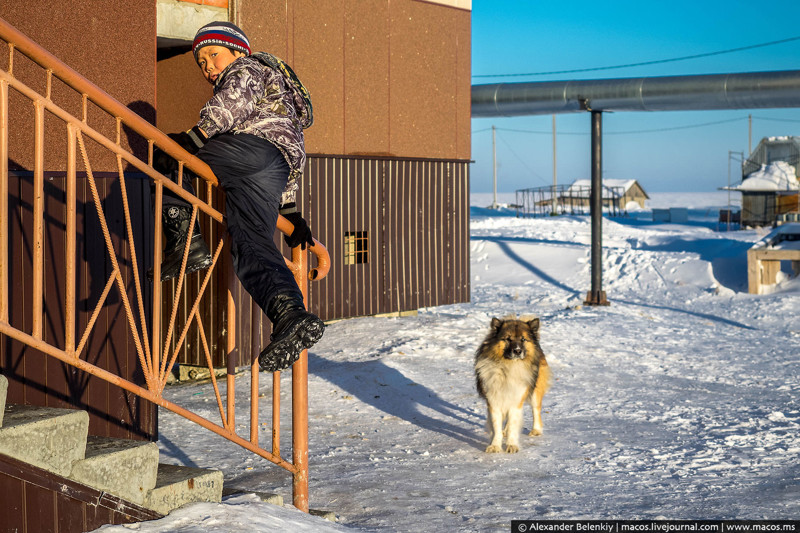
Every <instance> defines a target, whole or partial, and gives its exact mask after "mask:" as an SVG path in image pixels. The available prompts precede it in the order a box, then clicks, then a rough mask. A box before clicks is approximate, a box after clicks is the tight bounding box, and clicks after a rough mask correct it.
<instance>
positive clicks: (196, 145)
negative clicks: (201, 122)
mask: <svg viewBox="0 0 800 533" xmlns="http://www.w3.org/2000/svg"><path fill="white" fill-rule="evenodd" d="M167 137H169V138H170V139H172V140H173V141H175V142H176V143H178V144H179V145H181V148H183V149H184V150H186V151H187V152H189V153H190V154H192V155H195V154H196V153H197V151H198V150H200V148H202V147H203V146H204V145H205V144H206V142H207V141H208V137H206V136H205V134H204V133H203V132H202V131H200V128H198V127H197V126H193V127H192V129H190V130H189V131H182V132H180V133H168V134H167Z"/></svg>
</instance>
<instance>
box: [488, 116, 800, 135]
mask: <svg viewBox="0 0 800 533" xmlns="http://www.w3.org/2000/svg"><path fill="white" fill-rule="evenodd" d="M753 118H761V117H753ZM742 120H747V117H738V118H730V119H727V120H717V121H714V122H701V123H699V124H687V125H685V126H673V127H669V128H655V129H649V130H629V131H604V132H603V135H631V134H638V133H660V132H665V131H675V130H688V129H692V128H704V127H706V126H717V125H719V124H728V123H730V122H739V121H742ZM766 120H784V119H766ZM785 120H786V121H787V122H800V120H789V119H785ZM487 129H491V128H487ZM495 129H496V130H497V131H507V132H511V133H533V134H537V135H552V134H553V132H552V131H536V130H516V129H509V128H495ZM482 131H486V129H483V130H478V131H473V132H472V133H480V132H482ZM557 134H558V135H589V132H586V131H559V132H558V133H557Z"/></svg>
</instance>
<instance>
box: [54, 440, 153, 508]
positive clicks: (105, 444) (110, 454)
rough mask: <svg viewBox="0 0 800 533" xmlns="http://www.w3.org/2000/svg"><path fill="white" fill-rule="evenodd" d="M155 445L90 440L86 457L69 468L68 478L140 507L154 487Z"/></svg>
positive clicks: (124, 441)
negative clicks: (70, 470) (70, 469)
mask: <svg viewBox="0 0 800 533" xmlns="http://www.w3.org/2000/svg"><path fill="white" fill-rule="evenodd" d="M157 472H158V445H157V444H156V443H155V442H147V441H138V440H127V439H113V438H110V437H95V436H90V437H89V438H88V440H87V441H86V457H85V458H84V459H82V460H80V461H78V462H76V463H75V464H74V465H73V467H72V473H71V474H70V475H69V477H70V478H72V479H74V480H75V481H78V482H80V483H83V484H84V485H89V486H90V487H94V488H96V489H99V490H102V491H105V492H108V493H110V494H113V495H114V496H119V497H120V498H122V499H124V500H128V501H130V502H133V503H136V504H138V505H143V504H144V500H145V497H146V496H147V493H148V492H150V490H151V489H153V488H154V487H155V486H156V474H157Z"/></svg>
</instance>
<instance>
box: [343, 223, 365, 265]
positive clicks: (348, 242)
mask: <svg viewBox="0 0 800 533" xmlns="http://www.w3.org/2000/svg"><path fill="white" fill-rule="evenodd" d="M367 233H368V232H366V231H346V232H345V234H344V264H345V265H359V264H362V263H369V239H368V237H367Z"/></svg>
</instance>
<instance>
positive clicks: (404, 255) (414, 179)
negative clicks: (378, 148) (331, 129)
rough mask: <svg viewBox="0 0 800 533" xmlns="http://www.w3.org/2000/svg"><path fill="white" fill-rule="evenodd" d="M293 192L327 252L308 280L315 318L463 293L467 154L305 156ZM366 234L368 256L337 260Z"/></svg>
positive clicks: (395, 308)
mask: <svg viewBox="0 0 800 533" xmlns="http://www.w3.org/2000/svg"><path fill="white" fill-rule="evenodd" d="M308 166H309V168H308V171H307V177H306V179H304V182H303V185H302V188H301V191H300V195H301V197H302V199H303V205H304V208H303V211H304V213H308V214H309V217H308V219H309V223H310V224H311V228H312V231H313V232H314V234H315V236H316V238H317V239H318V240H319V241H320V242H323V243H324V244H325V246H327V248H328V252H329V253H330V256H331V264H332V267H331V272H330V274H329V275H328V277H327V278H326V279H323V280H322V281H320V282H314V283H312V284H311V289H310V307H311V309H312V310H313V311H314V312H316V313H317V314H319V316H320V318H322V319H323V320H332V319H337V318H345V317H354V316H364V315H375V314H382V313H393V312H402V311H410V310H414V309H419V308H421V307H428V306H435V305H443V304H450V303H458V302H466V301H469V231H468V224H469V200H468V196H469V162H468V161H452V160H450V161H448V160H434V159H416V160H410V159H396V158H380V159H376V158H368V157H357V156H311V157H309V163H308ZM363 232H366V236H365V237H366V244H367V250H366V262H363V263H355V264H345V253H346V244H345V243H346V236H347V234H348V233H362V235H359V236H360V237H362V236H364V235H363Z"/></svg>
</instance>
